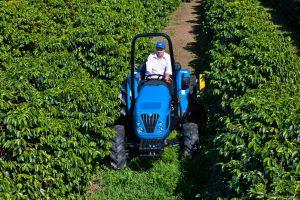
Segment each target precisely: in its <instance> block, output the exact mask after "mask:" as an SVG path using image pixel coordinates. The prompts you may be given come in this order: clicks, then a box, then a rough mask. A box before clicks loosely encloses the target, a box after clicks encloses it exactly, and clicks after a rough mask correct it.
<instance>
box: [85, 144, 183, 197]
mask: <svg viewBox="0 0 300 200" xmlns="http://www.w3.org/2000/svg"><path fill="white" fill-rule="evenodd" d="M177 150H178V148H177ZM178 156H179V155H178V152H177V151H176V147H175V149H174V147H173V148H167V149H166V151H165V152H164V154H163V157H162V159H160V160H157V161H156V160H141V159H139V158H136V159H135V160H132V161H131V162H130V166H129V168H126V169H124V170H120V171H116V170H110V169H107V168H105V169H103V170H101V173H99V174H98V175H97V177H96V178H95V180H94V187H95V185H98V186H99V188H98V190H99V191H96V192H94V193H92V194H91V195H90V196H88V197H89V199H107V200H140V199H155V200H160V199H162V200H175V199H181V198H180V194H176V193H175V191H176V187H177V185H178V182H179V180H180V176H181V171H180V162H179V160H178ZM92 187H93V186H92Z"/></svg>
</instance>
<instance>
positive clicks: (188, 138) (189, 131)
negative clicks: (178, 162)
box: [182, 122, 199, 156]
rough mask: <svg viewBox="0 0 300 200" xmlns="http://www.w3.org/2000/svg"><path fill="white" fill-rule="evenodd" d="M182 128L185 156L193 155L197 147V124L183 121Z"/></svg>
mask: <svg viewBox="0 0 300 200" xmlns="http://www.w3.org/2000/svg"><path fill="white" fill-rule="evenodd" d="M182 129H183V150H184V155H185V156H191V155H193V154H194V153H195V152H196V151H197V149H198V143H199V134H198V125H197V124H195V123H191V122H189V123H184V124H183V126H182Z"/></svg>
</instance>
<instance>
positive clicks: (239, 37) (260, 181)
mask: <svg viewBox="0 0 300 200" xmlns="http://www.w3.org/2000/svg"><path fill="white" fill-rule="evenodd" d="M204 11H205V12H204V19H205V21H204V31H205V32H206V33H207V37H208V38H209V42H210V47H209V51H208V52H207V59H208V60H207V62H208V63H210V65H209V67H208V68H207V71H206V80H207V90H206V94H205V97H204V98H205V101H206V106H207V111H208V118H209V122H208V125H209V127H208V129H210V130H216V136H215V138H216V139H215V140H214V145H215V147H216V148H217V149H218V152H219V155H218V160H217V161H216V162H218V164H219V166H221V168H222V169H223V172H224V173H223V175H224V176H225V177H223V178H224V179H223V180H224V181H226V182H227V183H228V185H227V188H228V190H227V192H222V191H219V196H220V197H221V196H222V197H224V196H225V195H226V196H227V197H228V196H230V197H231V198H238V199H252V198H254V199H257V198H261V199H265V198H282V199H284V198H286V199H292V198H294V197H295V195H296V185H297V177H296V175H297V174H299V164H298V163H299V154H298V153H297V152H299V134H300V132H299V131H300V130H299V121H300V119H299V118H300V117H299V84H300V83H299V80H300V70H299V69H300V59H299V57H298V56H297V55H296V53H295V52H296V51H295V48H294V47H293V46H292V44H291V41H290V38H288V37H285V35H284V33H282V32H280V31H279V30H278V29H277V27H276V26H275V25H274V24H272V23H271V22H270V18H271V17H270V15H269V14H268V13H267V11H266V9H265V8H264V7H262V6H261V4H260V3H259V1H258V0H243V1H242V0H218V1H217V0H206V1H205V2H204Z"/></svg>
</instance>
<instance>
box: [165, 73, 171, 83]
mask: <svg viewBox="0 0 300 200" xmlns="http://www.w3.org/2000/svg"><path fill="white" fill-rule="evenodd" d="M171 81H172V79H171V77H170V74H165V82H166V83H167V84H170V83H171Z"/></svg>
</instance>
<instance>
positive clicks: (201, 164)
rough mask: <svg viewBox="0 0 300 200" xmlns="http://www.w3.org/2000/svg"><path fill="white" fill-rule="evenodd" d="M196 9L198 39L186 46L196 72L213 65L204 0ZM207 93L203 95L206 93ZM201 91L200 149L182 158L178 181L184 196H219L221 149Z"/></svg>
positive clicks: (198, 107)
mask: <svg viewBox="0 0 300 200" xmlns="http://www.w3.org/2000/svg"><path fill="white" fill-rule="evenodd" d="M198 2H199V3H198V4H197V5H198V6H195V7H194V8H193V9H194V12H195V14H197V22H196V23H195V22H194V21H193V22H194V23H195V24H197V25H195V26H193V30H192V31H193V32H192V33H193V34H194V35H195V36H196V41H195V42H192V43H189V44H188V45H187V46H186V47H185V49H187V50H188V51H191V52H192V53H194V54H195V55H196V59H194V60H191V61H190V62H189V66H191V67H192V68H193V69H194V70H195V74H196V75H197V74H199V73H203V71H204V70H205V67H208V66H209V63H208V62H207V59H205V57H206V56H205V54H206V52H207V51H208V49H209V38H208V37H207V36H206V34H204V33H203V32H202V26H203V16H202V15H201V13H203V8H202V5H201V1H198ZM202 96H203V95H202ZM202 96H201V95H200V99H199V101H198V102H197V103H196V104H195V105H193V106H194V107H195V108H196V109H194V113H193V115H194V121H195V122H196V123H197V124H198V126H199V135H200V149H199V152H198V153H197V154H196V155H194V156H193V157H192V158H188V159H182V160H181V162H180V167H181V177H180V179H179V182H178V184H177V188H176V193H177V194H180V196H182V197H183V199H189V200H190V199H216V198H217V196H219V195H220V194H221V193H223V195H225V196H227V195H226V194H224V192H223V191H225V190H224V188H225V187H224V186H225V184H224V182H222V181H221V180H222V179H220V178H219V177H221V170H220V168H219V167H218V166H217V165H216V162H217V160H218V159H217V155H218V154H217V152H216V149H215V147H214V144H213V140H214V137H215V135H214V134H213V133H214V131H213V130H208V128H207V127H209V126H208V124H207V116H206V114H205V105H203V104H204V103H203V102H205V101H202V100H203V97H202Z"/></svg>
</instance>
